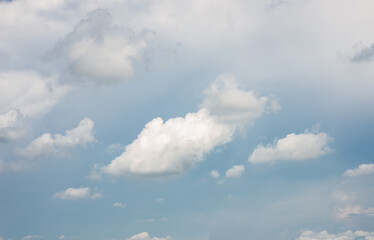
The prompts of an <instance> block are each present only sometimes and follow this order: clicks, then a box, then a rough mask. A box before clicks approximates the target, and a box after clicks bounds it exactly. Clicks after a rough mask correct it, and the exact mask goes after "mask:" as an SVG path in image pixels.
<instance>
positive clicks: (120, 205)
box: [112, 202, 126, 208]
mask: <svg viewBox="0 0 374 240" xmlns="http://www.w3.org/2000/svg"><path fill="white" fill-rule="evenodd" d="M112 207H117V208H125V207H126V204H124V203H121V202H116V203H113V205H112Z"/></svg>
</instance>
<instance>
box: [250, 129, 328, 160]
mask: <svg viewBox="0 0 374 240" xmlns="http://www.w3.org/2000/svg"><path fill="white" fill-rule="evenodd" d="M330 141H331V137H329V136H328V135H327V134H326V133H324V132H321V133H308V132H307V133H302V134H295V133H291V134H288V135H287V136H286V137H284V138H281V139H279V140H275V141H274V144H273V145H272V144H268V145H266V146H263V145H258V146H257V147H256V148H255V149H254V151H253V152H252V154H251V156H250V157H249V159H248V161H249V162H250V163H266V162H273V161H279V160H284V161H301V160H307V159H314V158H317V157H319V156H322V155H325V154H327V153H329V152H330V151H331V149H330V147H329V146H328V144H329V142H330Z"/></svg>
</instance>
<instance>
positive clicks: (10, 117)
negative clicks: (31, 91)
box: [0, 109, 25, 142]
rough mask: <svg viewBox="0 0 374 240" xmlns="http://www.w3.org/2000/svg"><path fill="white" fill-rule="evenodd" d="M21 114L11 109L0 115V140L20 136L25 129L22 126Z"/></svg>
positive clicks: (8, 139) (14, 138) (5, 140)
mask: <svg viewBox="0 0 374 240" xmlns="http://www.w3.org/2000/svg"><path fill="white" fill-rule="evenodd" d="M22 120H23V116H22V114H21V113H20V112H19V111H17V110H15V109H11V110H9V111H8V112H6V113H4V114H1V115H0V142H8V141H14V140H17V139H18V138H20V137H21V136H22V135H23V134H24V133H25V130H24V129H23V126H22Z"/></svg>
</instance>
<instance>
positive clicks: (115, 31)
mask: <svg viewBox="0 0 374 240" xmlns="http://www.w3.org/2000/svg"><path fill="white" fill-rule="evenodd" d="M151 38H153V33H151V32H149V31H144V32H143V33H141V34H135V33H134V32H132V31H131V30H128V29H122V28H119V27H117V26H114V25H113V24H112V23H111V19H110V14H109V12H108V11H106V10H104V9H97V10H95V11H93V12H91V13H90V14H88V17H87V18H86V19H85V20H83V21H82V22H80V23H79V24H78V25H77V26H76V28H75V30H74V31H73V32H72V33H70V34H69V35H68V36H67V37H66V38H65V40H64V41H63V42H62V43H61V44H60V45H59V46H58V48H57V54H59V55H61V57H62V58H63V59H64V60H65V61H66V64H67V66H68V68H69V70H70V71H71V72H72V73H73V74H74V75H76V76H78V77H83V78H84V79H86V80H95V81H98V82H108V81H109V82H110V81H118V80H123V79H126V78H130V77H132V76H133V60H135V59H137V58H139V57H140V56H141V52H142V51H143V50H144V49H145V48H146V47H147V46H148V41H149V40H150V39H151Z"/></svg>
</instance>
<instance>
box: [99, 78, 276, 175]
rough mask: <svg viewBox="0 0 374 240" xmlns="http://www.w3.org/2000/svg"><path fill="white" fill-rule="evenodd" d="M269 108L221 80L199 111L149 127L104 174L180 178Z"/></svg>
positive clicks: (207, 93)
mask: <svg viewBox="0 0 374 240" xmlns="http://www.w3.org/2000/svg"><path fill="white" fill-rule="evenodd" d="M236 95H238V96H239V97H237V96H236ZM268 107H270V108H271V101H269V100H268V98H267V97H256V96H255V95H254V93H253V92H252V91H245V90H241V89H240V88H239V87H238V84H237V83H236V81H235V78H234V77H232V76H229V75H221V76H219V77H218V78H217V80H216V81H214V82H213V83H212V84H211V86H210V87H209V88H208V89H207V90H206V91H205V100H204V101H203V104H202V105H201V109H200V110H199V111H198V112H196V113H188V114H187V115H186V116H185V117H178V118H172V119H169V120H167V121H166V122H164V121H163V120H162V119H161V118H155V119H153V120H152V121H150V122H148V123H147V124H146V125H145V127H144V129H143V130H142V131H141V133H140V134H139V135H138V137H137V139H135V140H134V141H133V142H132V143H131V144H129V145H127V146H126V148H125V151H124V152H123V153H122V154H121V155H120V156H119V157H117V158H115V159H114V160H112V161H111V163H110V164H109V165H107V166H104V167H103V168H102V170H103V171H104V172H106V173H108V174H112V175H127V176H133V177H145V178H165V177H170V176H174V175H178V174H181V173H184V172H186V171H188V170H189V169H191V168H192V167H193V166H194V165H195V163H196V162H198V161H201V160H203V158H204V156H205V155H206V154H207V153H209V152H211V151H212V150H213V149H214V148H216V147H217V146H220V145H223V144H226V143H228V142H230V141H231V140H232V137H233V134H234V132H235V130H236V129H237V128H238V127H240V126H243V125H245V124H246V123H252V122H253V120H254V119H256V118H258V117H259V116H260V115H262V114H263V113H264V112H265V111H266V109H267V108H268Z"/></svg>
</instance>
